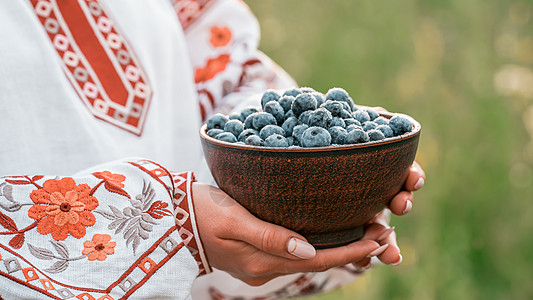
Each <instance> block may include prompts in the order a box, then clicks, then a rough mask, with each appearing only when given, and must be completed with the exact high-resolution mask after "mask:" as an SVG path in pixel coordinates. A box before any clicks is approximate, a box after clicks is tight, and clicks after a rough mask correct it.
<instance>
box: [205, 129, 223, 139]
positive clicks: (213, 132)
mask: <svg viewBox="0 0 533 300" xmlns="http://www.w3.org/2000/svg"><path fill="white" fill-rule="evenodd" d="M222 132H224V130H222V129H218V128H213V129H209V130H208V131H207V135H208V136H210V137H213V138H214V137H216V136H217V135H219V134H221V133H222Z"/></svg>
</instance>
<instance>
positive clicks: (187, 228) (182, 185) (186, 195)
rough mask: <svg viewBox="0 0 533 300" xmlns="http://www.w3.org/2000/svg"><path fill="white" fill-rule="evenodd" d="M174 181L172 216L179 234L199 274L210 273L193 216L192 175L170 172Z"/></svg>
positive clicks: (189, 173)
mask: <svg viewBox="0 0 533 300" xmlns="http://www.w3.org/2000/svg"><path fill="white" fill-rule="evenodd" d="M171 174H172V180H173V183H174V198H173V201H172V202H173V204H174V216H175V217H176V224H177V225H178V227H179V231H178V232H179V234H180V236H181V239H182V240H183V243H185V245H187V248H188V249H189V251H190V252H191V254H192V255H193V256H194V259H195V260H196V263H198V268H199V269H200V271H199V275H203V274H207V273H211V267H210V266H209V263H208V261H207V257H206V256H205V253H204V249H203V246H202V242H201V240H200V236H199V234H198V229H197V227H196V219H195V216H194V207H193V202H192V191H191V190H190V189H191V184H192V182H193V181H195V179H194V175H193V174H192V173H191V172H187V173H180V174H178V173H171Z"/></svg>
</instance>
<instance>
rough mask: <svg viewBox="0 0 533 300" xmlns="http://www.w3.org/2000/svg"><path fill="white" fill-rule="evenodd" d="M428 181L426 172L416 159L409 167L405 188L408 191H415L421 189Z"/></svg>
mask: <svg viewBox="0 0 533 300" xmlns="http://www.w3.org/2000/svg"><path fill="white" fill-rule="evenodd" d="M425 182H426V173H425V172H424V170H423V169H422V168H421V167H420V165H419V164H418V163H417V162H416V161H415V162H413V165H412V166H411V168H410V169H409V175H408V176H407V180H405V184H404V188H405V189H406V190H408V191H411V192H414V191H417V190H419V189H421V188H422V187H423V186H424V183H425Z"/></svg>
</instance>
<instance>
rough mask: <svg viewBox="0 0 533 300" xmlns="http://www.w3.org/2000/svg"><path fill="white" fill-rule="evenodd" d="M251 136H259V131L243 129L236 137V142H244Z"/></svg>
mask: <svg viewBox="0 0 533 300" xmlns="http://www.w3.org/2000/svg"><path fill="white" fill-rule="evenodd" d="M251 135H259V131H257V130H255V129H252V128H248V129H245V130H243V131H242V132H241V134H239V136H238V137H237V140H238V141H239V142H244V141H245V140H246V138H248V137H249V136H251Z"/></svg>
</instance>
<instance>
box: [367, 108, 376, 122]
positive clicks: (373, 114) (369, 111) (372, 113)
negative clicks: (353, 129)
mask: <svg viewBox="0 0 533 300" xmlns="http://www.w3.org/2000/svg"><path fill="white" fill-rule="evenodd" d="M364 111H366V113H367V114H368V116H369V117H370V120H371V121H373V120H374V119H376V118H377V117H379V114H378V113H377V112H376V111H375V110H373V109H372V108H366V109H365V110H364Z"/></svg>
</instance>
